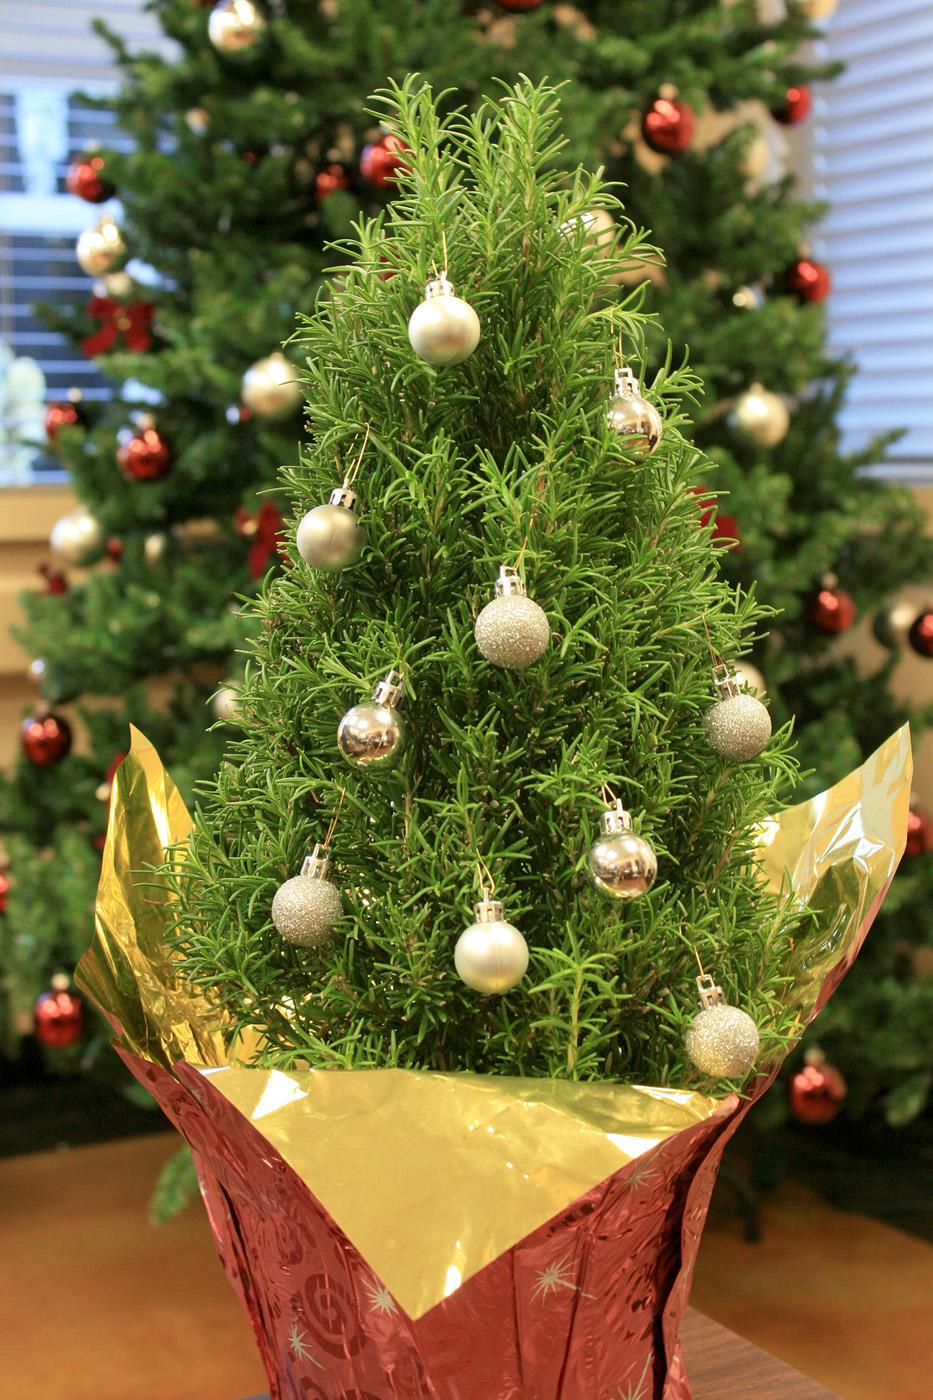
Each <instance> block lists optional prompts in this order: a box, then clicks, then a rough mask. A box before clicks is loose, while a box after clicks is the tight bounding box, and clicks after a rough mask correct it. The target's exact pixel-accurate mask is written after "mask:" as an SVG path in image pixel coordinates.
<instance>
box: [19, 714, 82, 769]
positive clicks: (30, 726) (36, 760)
mask: <svg viewBox="0 0 933 1400" xmlns="http://www.w3.org/2000/svg"><path fill="white" fill-rule="evenodd" d="M20 741H21V743H22V745H23V752H24V753H25V755H26V757H27V758H28V759H29V762H30V763H31V764H32V765H33V767H35V768H48V767H49V765H50V764H52V763H58V762H59V760H60V759H63V758H64V757H65V755H66V754H67V753H68V751H69V750H70V748H71V725H70V724H69V723H68V721H67V720H66V719H62V717H61V715H53V714H48V715H30V716H29V717H28V718H27V719H24V720H23V726H22V729H21V730H20Z"/></svg>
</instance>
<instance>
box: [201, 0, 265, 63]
mask: <svg viewBox="0 0 933 1400" xmlns="http://www.w3.org/2000/svg"><path fill="white" fill-rule="evenodd" d="M207 37H208V38H209V39H210V41H211V43H212V44H213V45H214V48H215V49H216V50H217V52H218V53H222V54H223V55H224V57H225V58H242V57H247V56H249V57H251V56H252V52H253V51H254V50H255V49H256V47H257V45H259V44H261V43H262V41H263V40H264V38H265V37H266V17H265V15H264V14H263V13H262V11H261V10H260V8H259V6H258V5H256V4H254V3H253V0H219V3H218V4H216V5H215V6H214V8H213V9H212V10H211V13H210V17H209V18H208V21H207Z"/></svg>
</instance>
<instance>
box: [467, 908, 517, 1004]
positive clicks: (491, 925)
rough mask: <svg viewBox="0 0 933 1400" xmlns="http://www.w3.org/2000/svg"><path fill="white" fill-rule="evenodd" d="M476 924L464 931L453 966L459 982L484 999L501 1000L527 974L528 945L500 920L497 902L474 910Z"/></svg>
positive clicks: (501, 910) (512, 928) (515, 929)
mask: <svg viewBox="0 0 933 1400" xmlns="http://www.w3.org/2000/svg"><path fill="white" fill-rule="evenodd" d="M474 912H475V915H476V922H475V923H472V924H470V926H469V928H465V929H464V930H463V932H462V933H461V935H460V937H459V938H458V939H457V946H456V948H455V949H454V966H455V967H456V969H457V975H458V977H459V978H460V980H461V982H465V983H466V985H467V986H468V987H472V989H473V991H474V992H482V993H483V994H484V995H485V996H501V995H502V993H503V992H508V991H510V990H511V988H512V987H514V986H516V985H517V984H518V983H519V982H520V981H521V980H522V978H523V977H524V975H525V973H526V972H527V971H528V944H527V943H526V942H525V940H524V938H523V937H522V935H521V934H520V933H519V931H518V929H517V928H515V927H514V925H512V924H510V923H507V922H506V920H505V919H504V917H503V914H504V910H503V907H502V904H501V903H500V901H499V900H498V899H483V900H481V901H480V902H479V904H477V905H476V906H475V911H474Z"/></svg>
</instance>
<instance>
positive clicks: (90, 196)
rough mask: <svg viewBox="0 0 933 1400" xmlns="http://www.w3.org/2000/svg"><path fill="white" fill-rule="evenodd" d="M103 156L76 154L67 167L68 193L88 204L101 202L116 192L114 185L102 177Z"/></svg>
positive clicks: (66, 185) (66, 181)
mask: <svg viewBox="0 0 933 1400" xmlns="http://www.w3.org/2000/svg"><path fill="white" fill-rule="evenodd" d="M103 170H104V158H103V156H91V155H84V156H78V157H77V159H76V160H73V161H72V163H71V165H70V166H69V167H68V174H67V175H66V176H65V187H66V189H67V190H68V193H69V194H76V195H77V196H78V198H79V199H86V200H87V202H88V204H103V203H104V200H106V199H110V198H112V196H113V195H114V194H115V193H116V188H117V187H116V185H113V184H111V182H110V181H109V180H105V179H104V175H103Z"/></svg>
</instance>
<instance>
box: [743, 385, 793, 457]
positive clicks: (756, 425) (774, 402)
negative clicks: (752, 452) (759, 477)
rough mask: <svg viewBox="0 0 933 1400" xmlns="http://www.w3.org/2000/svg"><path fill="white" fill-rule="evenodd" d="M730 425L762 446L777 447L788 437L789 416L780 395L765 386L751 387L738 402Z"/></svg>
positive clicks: (750, 440)
mask: <svg viewBox="0 0 933 1400" xmlns="http://www.w3.org/2000/svg"><path fill="white" fill-rule="evenodd" d="M729 426H730V427H731V428H732V429H733V430H734V431H735V432H737V433H739V434H740V436H742V437H744V438H747V439H748V440H749V442H754V443H756V444H757V445H758V446H759V447H776V446H777V444H778V443H779V442H782V441H783V439H784V438H785V437H786V436H787V430H788V429H789V427H790V413H789V412H788V408H787V404H786V403H785V402H784V400H783V399H782V398H779V397H778V395H777V394H772V393H771V390H770V389H766V388H765V387H764V385H763V384H752V386H751V387H750V388H748V389H746V390H745V392H744V394H740V395H739V397H738V398H737V399H736V401H735V403H734V405H733V407H732V412H731V413H730V414H729Z"/></svg>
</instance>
